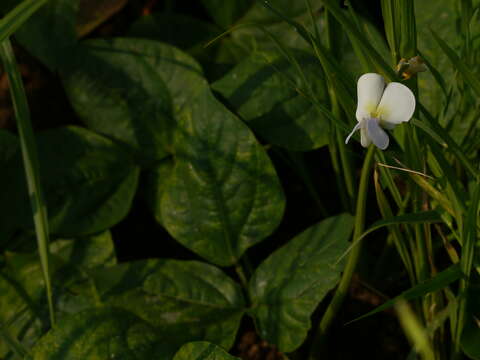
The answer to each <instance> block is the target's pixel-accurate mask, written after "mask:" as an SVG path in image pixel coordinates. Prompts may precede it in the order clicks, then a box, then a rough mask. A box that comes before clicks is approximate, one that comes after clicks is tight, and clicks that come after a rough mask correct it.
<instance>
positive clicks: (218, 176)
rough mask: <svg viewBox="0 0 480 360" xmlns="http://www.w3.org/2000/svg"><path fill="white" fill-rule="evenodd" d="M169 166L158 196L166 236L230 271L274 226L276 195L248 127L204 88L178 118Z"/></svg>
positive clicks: (275, 183)
mask: <svg viewBox="0 0 480 360" xmlns="http://www.w3.org/2000/svg"><path fill="white" fill-rule="evenodd" d="M179 116H180V118H181V120H180V122H181V124H182V125H181V127H182V129H181V131H179V132H178V133H177V135H178V136H177V139H176V163H175V168H174V171H173V174H172V176H171V178H170V180H169V182H168V184H167V186H166V189H165V193H164V195H163V198H162V204H161V214H162V219H163V223H164V225H165V227H166V228H167V230H168V231H169V233H170V234H171V235H172V236H173V237H174V238H175V239H176V240H178V241H179V242H180V243H182V244H183V245H184V246H186V247H188V248H189V249H191V250H193V251H194V252H196V253H197V254H199V255H200V256H203V257H204V258H206V259H208V260H209V261H211V262H213V263H215V264H218V265H221V266H229V265H233V264H234V263H235V262H237V261H238V259H239V258H240V257H241V256H242V254H243V252H244V251H245V250H246V249H248V248H249V247H251V246H252V245H254V244H256V243H258V242H260V241H262V240H263V239H264V238H265V237H266V236H268V235H270V234H271V233H272V232H273V230H275V228H276V227H277V226H278V224H279V222H280V220H281V218H282V215H283V210H284V206H285V203H284V201H285V200H284V195H283V191H282V188H281V186H280V183H279V180H278V178H277V175H276V173H275V169H274V168H273V166H272V163H271V162H270V159H269V158H268V156H267V154H266V152H265V151H264V149H263V148H262V146H261V145H260V144H259V143H258V142H257V140H256V139H255V137H254V136H253V134H252V133H251V132H250V131H249V129H248V128H247V127H246V126H245V125H244V124H243V123H242V122H241V121H240V120H239V119H238V118H236V117H235V116H234V115H233V114H231V113H230V112H229V111H228V110H227V109H226V108H225V107H223V105H221V104H220V103H219V102H218V101H217V100H216V99H215V98H214V97H213V95H212V94H211V92H210V90H209V89H208V88H207V89H204V90H203V91H201V92H199V93H198V94H197V96H196V97H195V98H192V99H191V102H190V103H189V104H188V106H186V107H185V108H184V109H183V111H182V112H181V114H180V115H179Z"/></svg>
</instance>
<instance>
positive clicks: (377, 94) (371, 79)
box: [355, 73, 385, 121]
mask: <svg viewBox="0 0 480 360" xmlns="http://www.w3.org/2000/svg"><path fill="white" fill-rule="evenodd" d="M384 89H385V80H384V79H383V77H382V76H381V75H379V74H375V73H367V74H363V75H362V76H360V78H359V79H358V82H357V98H358V102H357V112H356V114H355V115H356V117H357V121H361V120H362V119H365V118H367V117H371V116H372V113H374V112H375V110H376V109H377V106H378V104H379V102H380V99H381V98H382V94H383V90H384Z"/></svg>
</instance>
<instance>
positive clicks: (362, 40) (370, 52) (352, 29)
mask: <svg viewBox="0 0 480 360" xmlns="http://www.w3.org/2000/svg"><path fill="white" fill-rule="evenodd" d="M323 4H324V6H325V8H326V9H327V10H329V11H330V12H331V13H332V15H333V16H335V18H336V19H337V21H338V22H339V23H340V24H341V25H342V26H343V27H344V29H345V31H346V32H347V33H348V34H350V35H352V37H351V38H350V39H351V41H352V42H355V44H356V45H358V47H359V48H361V49H363V51H364V53H365V54H366V55H367V56H369V57H370V59H371V60H372V61H373V62H374V64H375V65H376V67H377V68H378V71H380V72H382V73H383V74H384V75H385V76H386V77H387V78H388V79H390V80H396V79H397V74H396V73H395V71H394V70H393V69H392V68H391V67H390V66H389V65H388V64H387V63H386V62H385V60H384V59H383V57H382V56H381V55H380V54H379V53H378V51H377V50H376V49H375V48H374V47H373V46H372V45H371V44H370V42H369V41H368V39H367V38H366V37H365V36H364V34H362V33H361V32H360V31H359V30H358V28H357V26H356V25H355V24H354V23H353V22H352V21H351V20H350V19H349V18H348V17H347V16H346V15H345V13H344V11H343V10H342V9H341V8H340V7H339V6H338V4H337V3H336V2H335V1H332V0H323Z"/></svg>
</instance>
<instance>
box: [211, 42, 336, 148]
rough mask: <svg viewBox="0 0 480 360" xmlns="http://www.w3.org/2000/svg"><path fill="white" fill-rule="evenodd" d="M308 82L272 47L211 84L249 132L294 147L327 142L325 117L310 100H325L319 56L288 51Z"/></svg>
mask: <svg viewBox="0 0 480 360" xmlns="http://www.w3.org/2000/svg"><path fill="white" fill-rule="evenodd" d="M292 55H293V56H294V57H295V58H296V60H297V61H298V64H299V65H300V66H301V68H302V70H303V72H304V75H305V77H306V78H307V81H308V82H309V84H304V81H303V78H302V75H301V74H299V72H298V69H297V68H296V67H295V66H294V65H293V64H291V63H290V62H289V61H288V60H287V59H285V58H284V57H283V56H282V55H280V54H279V53H278V51H277V52H255V53H253V54H252V55H251V56H250V57H249V58H247V59H246V60H244V61H243V62H241V63H240V64H239V65H237V66H236V67H235V68H234V69H232V70H231V71H230V72H229V73H228V74H227V75H226V76H225V77H223V78H222V79H220V80H219V81H217V82H215V83H214V84H213V85H212V87H213V89H214V90H216V91H218V92H219V93H220V94H221V95H222V96H223V97H224V98H226V100H227V101H228V103H229V105H230V106H231V107H232V108H233V109H235V111H236V112H237V113H238V114H239V115H240V117H241V118H242V119H243V120H245V121H246V122H247V124H248V125H249V126H250V128H252V129H253V131H254V132H256V133H257V134H259V135H260V136H261V137H262V138H264V139H265V140H267V141H268V142H270V143H272V144H275V145H280V146H283V147H285V148H288V149H290V150H294V151H307V150H312V149H315V148H318V147H320V146H322V145H325V144H327V142H328V138H329V131H328V129H329V126H330V123H329V120H328V119H327V118H326V117H325V116H323V115H322V114H321V113H319V111H318V110H317V109H316V108H315V106H314V104H313V103H312V101H311V100H309V96H311V95H310V91H309V90H308V88H307V86H308V87H310V89H311V92H312V93H313V94H314V95H315V96H316V98H317V100H318V101H320V102H322V103H328V94H327V90H326V84H325V83H326V79H325V76H324V74H323V71H322V69H321V67H320V64H319V62H318V59H317V58H316V57H314V56H313V55H310V54H308V53H306V52H303V51H292Z"/></svg>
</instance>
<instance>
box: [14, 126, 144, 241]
mask: <svg viewBox="0 0 480 360" xmlns="http://www.w3.org/2000/svg"><path fill="white" fill-rule="evenodd" d="M37 142H38V153H39V160H40V168H41V173H42V174H43V176H42V185H43V188H44V191H45V198H46V202H47V206H48V210H49V213H48V216H49V222H50V227H51V232H52V233H56V234H62V235H64V236H79V235H84V234H91V233H94V232H98V231H102V230H105V229H108V228H110V227H111V226H113V225H115V224H116V223H118V222H119V221H120V220H122V219H123V218H124V217H125V216H126V214H127V213H128V211H129V209H130V205H131V202H132V199H133V196H134V194H135V191H136V186H137V179H138V173H139V171H138V168H137V167H136V166H135V164H134V162H133V159H132V157H131V156H130V154H129V153H128V152H126V151H125V150H124V149H123V148H122V147H120V146H118V145H117V144H115V143H114V142H112V141H111V140H109V139H107V138H105V137H103V136H100V135H98V134H95V133H93V132H91V131H88V130H86V129H83V128H79V127H73V126H72V127H64V128H58V129H54V130H49V131H45V132H42V133H38V136H37ZM11 176H12V177H11V178H12V179H16V180H15V182H14V184H13V185H12V187H13V188H12V191H14V192H20V193H22V194H23V197H24V199H23V201H22V202H20V203H19V205H18V206H17V207H16V211H18V212H19V220H18V223H17V224H18V225H20V226H22V227H25V226H28V224H30V223H31V220H30V217H31V215H30V209H29V208H28V201H27V196H28V195H27V193H26V191H25V189H26V186H25V183H24V180H22V177H23V169H22V167H21V163H20V159H16V167H15V169H14V170H13V171H12V175H11Z"/></svg>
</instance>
